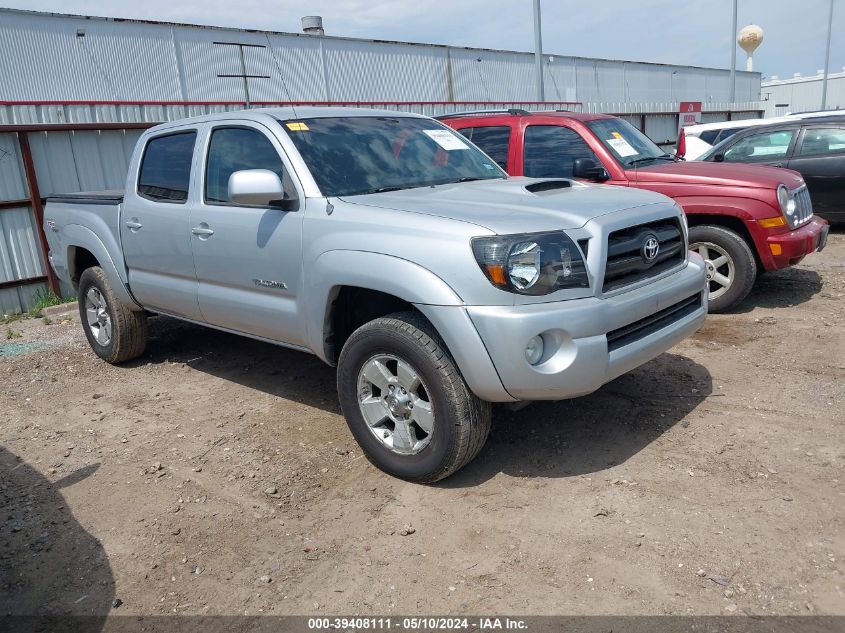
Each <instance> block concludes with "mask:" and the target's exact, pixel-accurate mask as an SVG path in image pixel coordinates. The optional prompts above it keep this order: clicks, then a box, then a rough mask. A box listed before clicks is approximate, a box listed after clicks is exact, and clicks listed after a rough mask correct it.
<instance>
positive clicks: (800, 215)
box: [792, 185, 813, 226]
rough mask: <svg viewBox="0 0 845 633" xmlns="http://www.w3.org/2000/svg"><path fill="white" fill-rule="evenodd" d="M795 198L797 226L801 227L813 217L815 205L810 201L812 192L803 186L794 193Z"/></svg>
mask: <svg viewBox="0 0 845 633" xmlns="http://www.w3.org/2000/svg"><path fill="white" fill-rule="evenodd" d="M792 195H793V196H795V226H801V225H802V224H804V223H805V222H807V221H808V220H809V219H810V218H812V217H813V203H812V202H811V201H810V190H809V189H807V185H803V186H801V187H799V188H798V189H795V190H794V191H793V192H792Z"/></svg>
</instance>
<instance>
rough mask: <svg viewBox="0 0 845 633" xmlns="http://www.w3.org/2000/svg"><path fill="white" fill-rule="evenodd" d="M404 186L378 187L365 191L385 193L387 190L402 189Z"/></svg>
mask: <svg viewBox="0 0 845 633" xmlns="http://www.w3.org/2000/svg"><path fill="white" fill-rule="evenodd" d="M402 189H405V187H379V188H378V189H370V190H369V191H368V192H367V193H387V192H388V191H402Z"/></svg>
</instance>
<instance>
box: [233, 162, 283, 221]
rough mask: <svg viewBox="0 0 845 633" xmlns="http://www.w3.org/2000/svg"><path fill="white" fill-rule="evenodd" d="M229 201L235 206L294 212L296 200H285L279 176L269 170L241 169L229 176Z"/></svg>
mask: <svg viewBox="0 0 845 633" xmlns="http://www.w3.org/2000/svg"><path fill="white" fill-rule="evenodd" d="M229 200H230V201H232V202H233V203H235V204H249V205H254V206H261V207H275V208H277V209H282V210H284V211H295V210H296V209H297V208H298V206H299V204H298V203H299V201H298V200H297V199H296V198H292V199H288V200H285V189H284V187H283V186H282V181H281V180H280V179H279V176H278V175H277V174H275V173H274V172H272V171H270V170H269V169H242V170H241V171H236V172H233V173H232V175H231V176H229Z"/></svg>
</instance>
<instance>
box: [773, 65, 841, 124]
mask: <svg viewBox="0 0 845 633" xmlns="http://www.w3.org/2000/svg"><path fill="white" fill-rule="evenodd" d="M760 92H761V93H762V95H763V98H764V99H765V102H764V103H765V108H766V116H767V117H771V116H782V115H784V114H788V113H790V112H812V111H814V110H819V109H821V104H822V76H821V75H816V76H814V77H794V78H792V79H777V80H772V81H767V82H765V83H764V84H763V85H762V87H761V88H760ZM827 109H828V110H845V68H843V69H842V72H838V73H830V74H829V75H828V79H827Z"/></svg>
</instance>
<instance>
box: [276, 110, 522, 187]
mask: <svg viewBox="0 0 845 633" xmlns="http://www.w3.org/2000/svg"><path fill="white" fill-rule="evenodd" d="M281 123H282V126H283V127H284V128H285V131H286V132H287V133H288V135H289V136H290V138H291V139H292V140H293V143H294V145H296V149H297V150H299V153H300V154H301V155H302V159H303V160H304V161H305V164H306V165H307V166H308V169H309V170H310V171H311V174H312V175H313V176H314V180H315V181H316V182H317V186H318V187H320V191H322V193H323V195H324V196H354V195H359V194H366V193H379V192H383V191H396V190H399V189H411V188H413V187H427V186H432V185H442V184H447V183H454V182H466V181H469V180H488V179H492V178H507V174H505V172H503V171H502V170H501V169H500V168H499V167H498V166H497V165H496V163H494V162H493V161H492V160H491V159H490V158H489V157H488V156H487V155H486V154H483V153H482V152H480V151H479V150H478V149H477V148H475V147H473V146H472V145H470V144H469V143H468V142H467V141H466V139H464V138H463V137H461V136H459V135H457V134H456V133H455V132H453V131H452V130H451V129H449V128H447V127H445V126H444V125H441V124H440V123H437V122H436V121H432V120H431V119H423V118H416V117H403V116H396V117H391V116H373V117H369V116H367V117H357V116H356V117H337V118H313V119H298V120H296V121H282V122H281Z"/></svg>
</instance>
